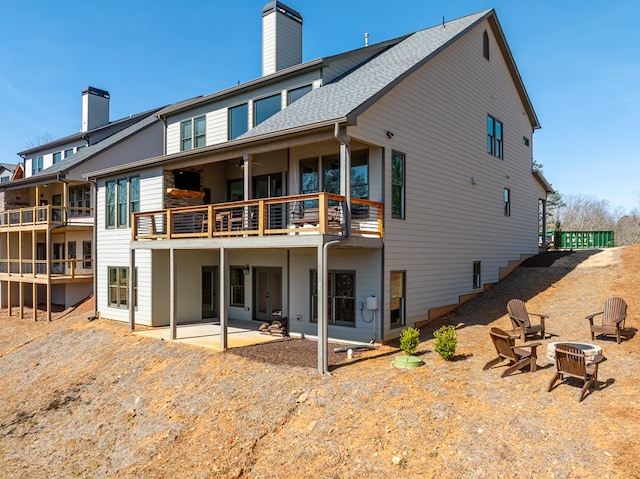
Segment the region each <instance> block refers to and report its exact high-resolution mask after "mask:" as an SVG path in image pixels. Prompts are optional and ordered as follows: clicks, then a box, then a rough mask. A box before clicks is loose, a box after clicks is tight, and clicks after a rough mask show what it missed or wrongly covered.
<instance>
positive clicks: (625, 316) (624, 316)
mask: <svg viewBox="0 0 640 479" xmlns="http://www.w3.org/2000/svg"><path fill="white" fill-rule="evenodd" d="M626 318H627V315H626V314H625V315H623V316H620V317H619V318H618V319H616V320H615V321H614V323H616V324H620V323H621V322H622V321H624V320H625V319H626Z"/></svg>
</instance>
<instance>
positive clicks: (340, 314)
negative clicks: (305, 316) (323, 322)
mask: <svg viewBox="0 0 640 479" xmlns="http://www.w3.org/2000/svg"><path fill="white" fill-rule="evenodd" d="M328 278H329V284H327V288H328V303H327V308H328V311H327V316H328V322H329V324H333V325H337V326H351V327H355V325H356V300H355V298H356V272H355V271H329V276H328ZM310 293H311V316H310V317H311V322H312V323H316V322H317V321H318V273H317V270H311V291H310Z"/></svg>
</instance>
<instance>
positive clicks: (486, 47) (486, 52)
mask: <svg viewBox="0 0 640 479" xmlns="http://www.w3.org/2000/svg"><path fill="white" fill-rule="evenodd" d="M482 55H483V56H484V57H485V58H486V59H487V60H488V59H489V34H488V33H487V31H486V30H485V31H484V33H483V34H482Z"/></svg>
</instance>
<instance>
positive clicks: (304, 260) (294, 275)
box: [289, 248, 382, 342]
mask: <svg viewBox="0 0 640 479" xmlns="http://www.w3.org/2000/svg"><path fill="white" fill-rule="evenodd" d="M317 258H318V256H317V250H316V249H310V250H307V249H294V250H291V252H290V264H291V273H290V275H291V283H290V288H291V293H290V301H291V303H290V307H289V328H290V332H291V333H292V334H294V335H300V334H304V335H305V336H309V337H316V336H317V335H318V323H315V322H313V323H312V322H311V320H310V314H311V285H310V281H311V271H312V270H317V268H318V259H317ZM381 259H382V253H381V251H380V250H358V249H348V248H347V249H340V248H329V250H328V265H329V270H330V271H334V270H341V271H347V270H353V271H355V272H356V327H350V326H336V325H329V337H330V338H339V339H340V340H343V341H357V342H368V341H370V340H371V338H373V328H374V323H373V321H374V318H373V313H372V312H371V311H368V310H366V309H365V310H364V311H363V312H362V314H361V312H360V310H359V308H358V304H359V303H361V302H364V303H365V304H366V300H367V297H368V296H371V295H374V296H376V297H377V298H381V294H382V292H381V291H380V273H381V269H382V266H381V265H382V261H381ZM380 304H382V301H380ZM380 314H381V311H380V310H378V311H377V312H376V316H375V321H376V322H378V324H379V322H380ZM298 316H300V318H301V319H300V320H299V321H298V320H297V319H296V318H297V317H298ZM377 331H378V336H379V326H377Z"/></svg>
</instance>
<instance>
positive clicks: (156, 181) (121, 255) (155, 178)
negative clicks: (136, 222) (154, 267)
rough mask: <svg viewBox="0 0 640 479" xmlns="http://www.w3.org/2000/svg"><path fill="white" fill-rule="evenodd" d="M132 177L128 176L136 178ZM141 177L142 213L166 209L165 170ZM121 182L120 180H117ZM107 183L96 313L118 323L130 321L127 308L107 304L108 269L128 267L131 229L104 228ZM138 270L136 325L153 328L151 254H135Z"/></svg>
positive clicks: (100, 211)
mask: <svg viewBox="0 0 640 479" xmlns="http://www.w3.org/2000/svg"><path fill="white" fill-rule="evenodd" d="M136 175H138V174H135V175H134V174H132V175H129V176H136ZM138 176H140V211H150V210H157V209H161V208H162V207H163V199H162V198H163V195H162V188H163V175H162V169H161V168H156V169H153V170H145V171H142V172H140V173H139V175H138ZM116 178H119V177H116ZM105 183H106V180H105V179H101V180H100V181H99V182H98V208H97V224H98V233H97V245H98V251H97V256H98V257H97V262H96V276H97V291H96V292H95V298H96V305H97V310H98V311H99V312H100V314H101V316H103V317H106V318H109V319H115V320H119V321H128V320H129V309H128V308H126V309H125V308H113V307H110V306H109V304H108V301H109V299H108V296H107V294H108V282H109V278H108V268H109V267H117V266H119V267H128V266H129V247H128V245H129V243H130V241H131V229H130V228H112V229H107V228H105V224H106V218H105V211H106V208H105V205H106V197H105ZM136 268H137V270H138V305H137V309H136V322H137V323H140V324H150V322H151V314H152V311H151V288H152V284H151V277H152V276H151V252H150V251H137V252H136Z"/></svg>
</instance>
